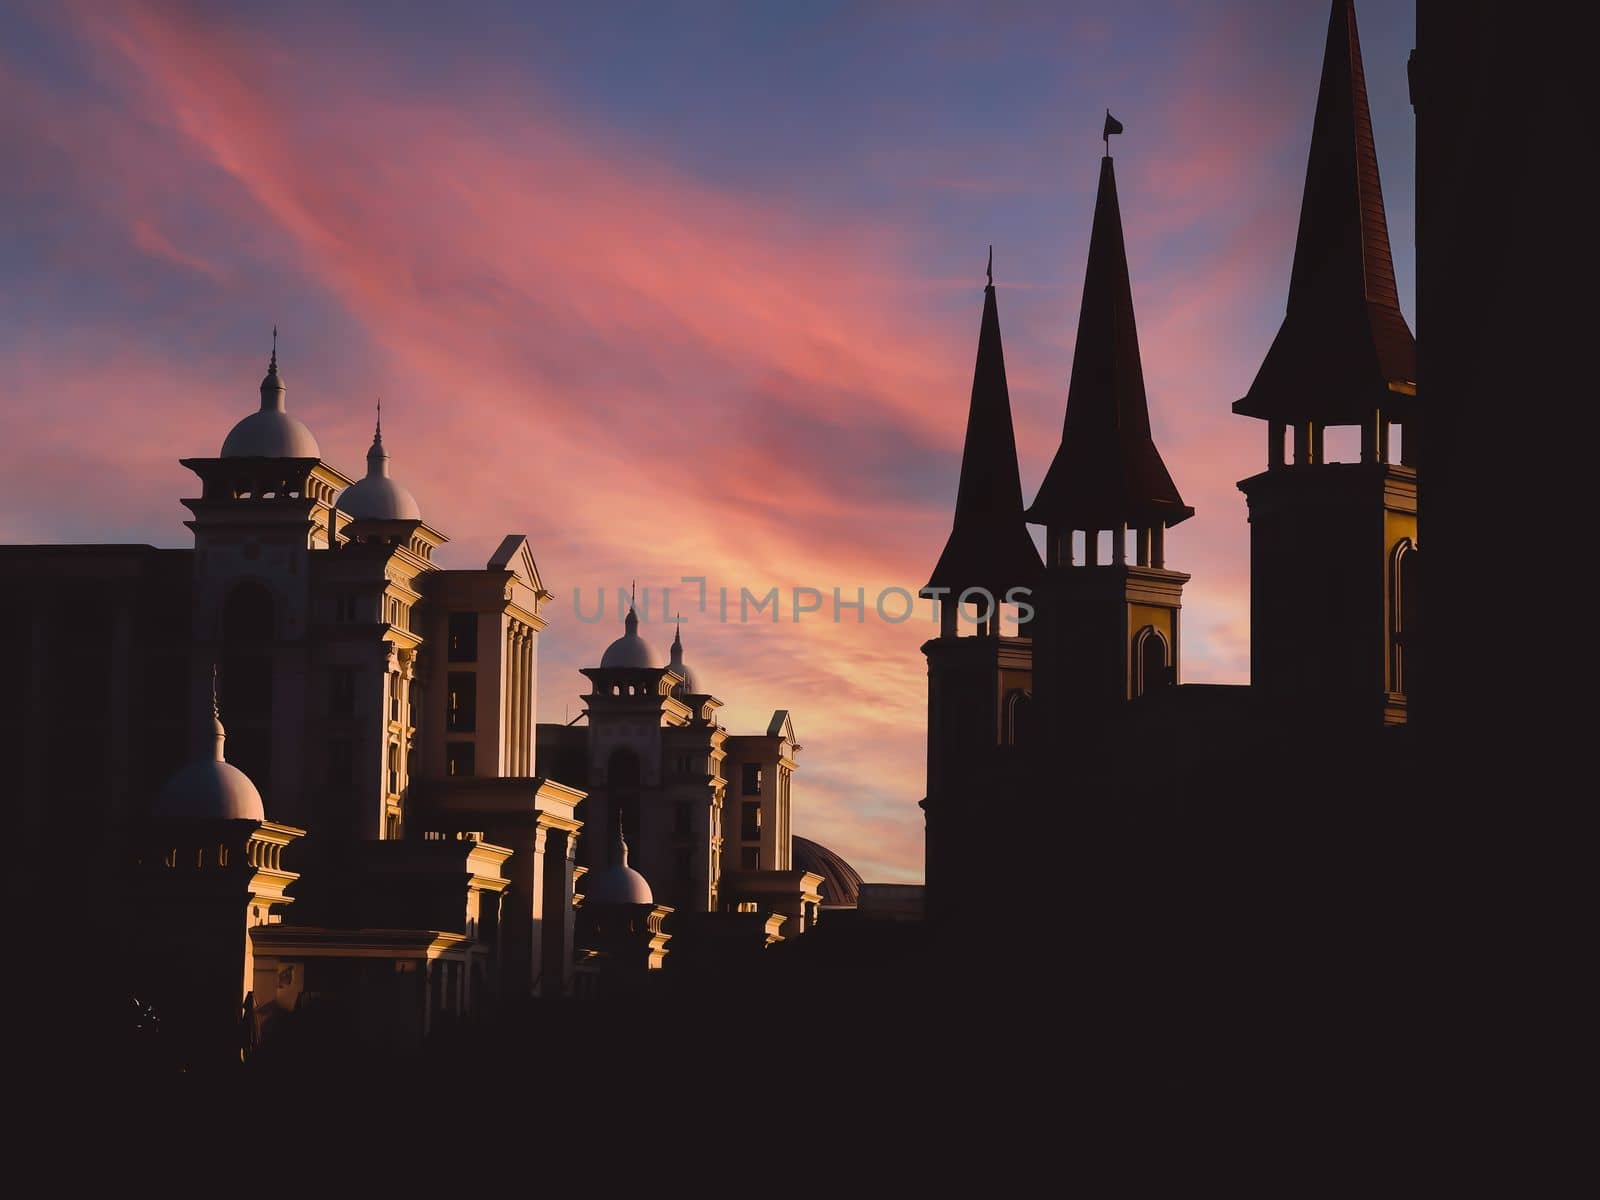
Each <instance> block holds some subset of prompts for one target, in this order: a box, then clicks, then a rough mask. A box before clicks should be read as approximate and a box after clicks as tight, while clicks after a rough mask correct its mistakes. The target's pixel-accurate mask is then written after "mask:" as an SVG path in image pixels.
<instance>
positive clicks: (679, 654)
mask: <svg viewBox="0 0 1600 1200" xmlns="http://www.w3.org/2000/svg"><path fill="white" fill-rule="evenodd" d="M676 620H677V628H675V629H674V630H673V631H672V657H673V659H674V661H678V662H681V661H682V660H683V614H682V613H679V614H678V615H677V618H676Z"/></svg>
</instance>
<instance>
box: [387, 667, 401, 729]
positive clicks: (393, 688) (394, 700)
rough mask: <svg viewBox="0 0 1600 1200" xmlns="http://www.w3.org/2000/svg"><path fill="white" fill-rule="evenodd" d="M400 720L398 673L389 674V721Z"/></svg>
mask: <svg viewBox="0 0 1600 1200" xmlns="http://www.w3.org/2000/svg"><path fill="white" fill-rule="evenodd" d="M399 719H400V673H399V672H398V671H391V672H389V720H391V721H398V720H399Z"/></svg>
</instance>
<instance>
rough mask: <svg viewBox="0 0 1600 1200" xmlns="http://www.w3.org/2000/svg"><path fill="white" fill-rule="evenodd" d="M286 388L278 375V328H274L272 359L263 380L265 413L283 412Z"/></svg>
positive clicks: (263, 408) (262, 403)
mask: <svg viewBox="0 0 1600 1200" xmlns="http://www.w3.org/2000/svg"><path fill="white" fill-rule="evenodd" d="M283 395H284V387H283V380H282V378H280V377H279V375H278V327H277V326H276V325H274V326H273V327H272V358H271V359H270V360H269V361H268V363H267V373H266V375H265V377H263V378H262V380H261V408H262V411H263V412H266V411H276V412H282V411H283V410H284V409H283Z"/></svg>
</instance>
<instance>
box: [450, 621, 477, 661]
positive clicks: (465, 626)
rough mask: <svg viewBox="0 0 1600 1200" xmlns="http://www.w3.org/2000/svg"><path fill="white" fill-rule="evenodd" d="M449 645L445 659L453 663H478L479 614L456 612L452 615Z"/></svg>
mask: <svg viewBox="0 0 1600 1200" xmlns="http://www.w3.org/2000/svg"><path fill="white" fill-rule="evenodd" d="M448 642H449V645H448V646H447V647H446V650H445V657H446V658H448V659H449V660H450V661H451V662H477V661H478V614H477V613H470V612H454V613H451V614H450V632H449V636H448Z"/></svg>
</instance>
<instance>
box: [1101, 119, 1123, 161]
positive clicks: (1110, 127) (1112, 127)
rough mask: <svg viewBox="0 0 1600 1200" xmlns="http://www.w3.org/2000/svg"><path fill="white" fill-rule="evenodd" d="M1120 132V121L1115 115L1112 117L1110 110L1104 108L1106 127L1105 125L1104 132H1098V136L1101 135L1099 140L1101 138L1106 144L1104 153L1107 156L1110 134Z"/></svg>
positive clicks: (1108, 153)
mask: <svg viewBox="0 0 1600 1200" xmlns="http://www.w3.org/2000/svg"><path fill="white" fill-rule="evenodd" d="M1121 132H1122V122H1121V121H1119V120H1117V119H1116V118H1115V117H1113V116H1112V115H1111V110H1110V109H1109V108H1108V109H1106V127H1105V130H1104V132H1102V133H1101V134H1100V137H1101V140H1103V141H1104V142H1105V144H1106V155H1107V157H1110V154H1111V135H1112V134H1113V133H1121Z"/></svg>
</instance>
